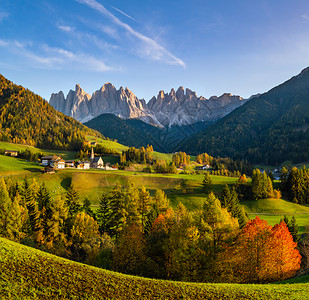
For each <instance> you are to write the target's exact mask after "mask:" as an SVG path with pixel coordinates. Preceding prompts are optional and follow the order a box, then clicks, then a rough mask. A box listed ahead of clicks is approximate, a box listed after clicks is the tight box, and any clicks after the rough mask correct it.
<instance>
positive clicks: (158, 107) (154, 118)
mask: <svg viewBox="0 0 309 300" xmlns="http://www.w3.org/2000/svg"><path fill="white" fill-rule="evenodd" d="M205 100H207V99H206V98H203V97H199V98H198V97H197V95H196V92H194V91H192V90H190V89H189V88H186V89H184V87H182V86H180V87H179V88H178V89H177V91H175V89H174V88H172V89H171V91H170V93H166V94H165V93H164V91H163V90H161V91H159V93H158V96H157V97H155V96H154V97H152V98H151V100H150V101H149V102H148V103H146V101H145V100H144V99H142V100H140V99H138V98H137V97H136V96H135V95H134V93H133V92H132V91H130V90H129V89H128V88H127V87H126V88H123V87H120V88H119V90H117V89H116V88H115V87H114V86H113V85H112V84H111V83H109V82H108V83H105V84H104V85H103V86H102V87H101V89H100V90H97V91H96V92H94V93H93V94H92V96H90V95H89V94H87V93H86V92H85V91H84V90H83V89H82V88H81V87H80V85H79V84H77V85H76V87H75V91H72V90H71V91H69V93H68V95H67V97H66V98H65V97H64V94H63V92H59V93H56V94H52V95H51V98H50V104H51V105H53V106H54V107H55V108H56V109H57V110H59V111H61V112H63V113H65V114H67V115H69V116H72V117H73V118H75V119H77V120H79V121H81V122H86V121H89V120H90V119H92V118H94V117H96V116H98V115H100V114H103V113H111V114H114V115H116V116H119V117H121V118H125V119H128V118H138V119H141V120H143V121H145V122H147V123H150V124H154V125H158V126H172V125H188V124H193V123H195V122H204V121H215V120H217V119H219V118H221V117H223V116H225V115H226V114H228V113H229V112H231V111H232V110H233V109H235V108H236V107H238V106H240V105H242V104H243V103H244V101H240V100H242V98H240V97H239V96H232V95H231V94H228V93H226V94H223V95H222V96H220V97H216V96H214V97H211V98H210V99H209V100H207V101H205Z"/></svg>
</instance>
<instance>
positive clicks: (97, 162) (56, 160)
mask: <svg viewBox="0 0 309 300" xmlns="http://www.w3.org/2000/svg"><path fill="white" fill-rule="evenodd" d="M41 163H42V166H44V167H45V169H44V172H45V173H54V172H55V169H65V168H77V169H83V170H87V169H105V170H115V168H112V167H109V166H108V164H106V165H105V167H104V162H103V159H102V157H98V156H94V151H93V148H91V157H90V161H74V160H64V159H63V158H62V157H61V156H58V155H53V156H43V157H42V158H41Z"/></svg>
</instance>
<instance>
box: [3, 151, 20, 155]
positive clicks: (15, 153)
mask: <svg viewBox="0 0 309 300" xmlns="http://www.w3.org/2000/svg"><path fill="white" fill-rule="evenodd" d="M4 154H5V155H8V156H17V155H18V151H16V150H4Z"/></svg>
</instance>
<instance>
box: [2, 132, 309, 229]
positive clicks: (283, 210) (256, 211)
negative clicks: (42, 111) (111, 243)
mask: <svg viewBox="0 0 309 300" xmlns="http://www.w3.org/2000/svg"><path fill="white" fill-rule="evenodd" d="M88 138H89V140H91V139H92V140H94V139H95V138H92V137H88ZM96 141H97V142H99V143H103V144H104V145H105V146H107V147H109V148H113V149H118V150H119V151H122V150H126V149H127V147H126V146H123V145H121V144H118V143H116V142H113V141H107V140H102V139H96ZM27 147H28V148H29V149H31V150H32V151H35V152H43V153H44V154H45V155H52V154H58V155H61V156H62V157H64V158H65V159H72V158H74V157H75V155H76V153H75V152H66V151H54V150H43V149H38V148H34V147H30V146H25V145H19V144H11V143H5V142H0V149H7V150H19V151H20V150H24V149H26V148H27ZM155 155H158V158H161V159H166V160H171V157H172V154H162V153H156V152H155ZM103 159H104V161H105V162H110V163H112V164H113V163H116V162H117V159H118V158H117V157H112V156H107V157H103ZM42 169H43V168H42V166H40V165H39V164H38V163H35V162H27V161H25V160H22V159H18V158H13V157H8V156H3V155H0V176H10V175H14V178H16V179H17V180H19V181H22V180H23V178H24V177H25V176H27V178H28V179H30V180H31V179H32V178H36V180H37V181H38V182H39V183H41V182H43V181H44V182H45V184H46V186H47V187H48V189H49V191H50V193H51V195H52V196H54V195H59V194H64V193H66V190H67V188H68V186H69V185H70V183H71V181H72V182H73V185H74V187H75V189H76V190H77V191H78V192H79V194H80V198H81V200H82V199H83V198H85V197H88V198H89V200H90V201H91V203H92V206H93V208H94V209H96V208H97V207H98V204H99V200H100V197H101V195H102V193H103V192H108V191H110V190H111V189H112V188H113V187H114V186H115V185H116V184H120V185H127V184H128V183H129V182H130V183H134V185H135V186H136V187H138V188H141V187H142V186H145V187H146V189H148V190H149V191H150V194H151V195H153V193H154V191H155V190H156V189H162V190H164V191H165V193H166V194H167V195H168V198H169V200H170V203H171V205H172V207H174V208H175V207H176V206H177V205H178V203H179V202H182V203H183V204H184V205H185V206H186V207H187V208H188V209H190V210H194V209H199V208H201V207H202V205H203V203H204V200H205V194H204V193H203V191H202V188H201V187H202V186H201V183H202V180H203V176H204V175H203V174H199V175H184V174H168V175H163V174H154V173H152V174H148V173H143V172H132V171H119V170H118V171H103V170H87V171H85V170H76V169H67V170H62V171H57V173H56V174H42V173H41V170H42ZM211 178H212V180H213V184H214V190H215V192H217V193H219V192H221V191H222V189H223V187H224V185H225V184H233V183H235V182H236V180H237V178H233V177H225V176H211ZM241 204H242V205H244V207H245V210H246V212H247V213H248V214H249V217H250V218H254V217H255V216H257V215H258V216H260V217H261V218H262V219H265V220H266V221H268V223H269V224H270V225H274V224H276V223H278V222H279V221H280V219H281V218H282V217H283V216H284V215H287V216H290V217H291V216H292V215H295V217H296V221H297V224H298V225H299V226H300V231H301V232H304V230H305V226H308V225H309V206H304V205H298V204H295V203H291V202H288V201H285V200H282V199H261V200H258V201H245V202H243V203H241Z"/></svg>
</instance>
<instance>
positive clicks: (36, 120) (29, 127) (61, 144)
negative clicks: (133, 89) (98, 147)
mask: <svg viewBox="0 0 309 300" xmlns="http://www.w3.org/2000/svg"><path fill="white" fill-rule="evenodd" d="M86 134H92V135H99V134H98V133H95V132H94V131H93V130H91V129H89V128H87V127H85V126H84V125H83V124H81V123H79V122H77V121H76V120H74V119H72V118H69V117H67V116H65V115H63V114H62V113H60V112H58V111H56V110H55V109H54V108H53V107H52V106H50V105H49V104H48V102H47V101H45V100H44V99H43V98H41V97H40V96H38V95H35V94H34V93H32V92H31V91H29V90H28V89H25V88H24V87H22V86H19V85H15V84H13V83H12V82H11V81H9V80H7V79H6V78H5V77H4V76H2V75H0V140H2V141H7V142H13V143H23V144H28V145H32V146H37V147H40V148H49V149H70V150H78V149H79V148H80V147H81V145H82V143H83V142H84V141H85V135H86Z"/></svg>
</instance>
